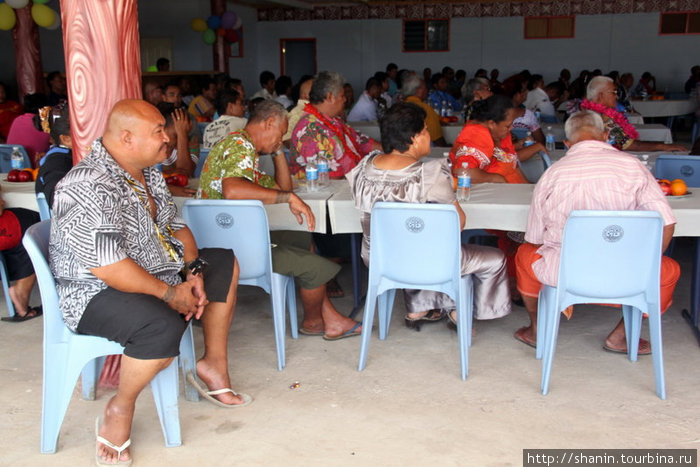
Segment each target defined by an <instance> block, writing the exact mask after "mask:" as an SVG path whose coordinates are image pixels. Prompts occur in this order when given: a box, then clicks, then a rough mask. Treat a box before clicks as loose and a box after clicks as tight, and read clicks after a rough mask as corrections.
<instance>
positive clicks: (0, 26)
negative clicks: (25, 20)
mask: <svg viewBox="0 0 700 467" xmlns="http://www.w3.org/2000/svg"><path fill="white" fill-rule="evenodd" d="M16 22H17V16H16V15H15V10H13V9H12V7H11V6H10V5H8V4H7V3H0V30H3V31H9V30H10V29H12V28H14V27H15V23H16Z"/></svg>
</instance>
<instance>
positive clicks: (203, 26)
mask: <svg viewBox="0 0 700 467" xmlns="http://www.w3.org/2000/svg"><path fill="white" fill-rule="evenodd" d="M190 27H191V28H192V29H193V30H195V31H197V32H204V31H206V30H207V29H209V26H207V22H206V21H204V20H203V19H202V18H195V19H193V20H192V21H191V22H190Z"/></svg>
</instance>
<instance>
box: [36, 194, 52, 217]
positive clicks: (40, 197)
mask: <svg viewBox="0 0 700 467" xmlns="http://www.w3.org/2000/svg"><path fill="white" fill-rule="evenodd" d="M36 204H37V206H39V218H40V219H41V220H42V221H46V220H49V219H51V208H49V202H48V201H46V195H44V193H37V194H36Z"/></svg>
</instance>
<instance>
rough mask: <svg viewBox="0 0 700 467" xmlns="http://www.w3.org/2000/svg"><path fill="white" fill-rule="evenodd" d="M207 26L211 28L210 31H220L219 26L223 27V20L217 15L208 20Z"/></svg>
mask: <svg viewBox="0 0 700 467" xmlns="http://www.w3.org/2000/svg"><path fill="white" fill-rule="evenodd" d="M207 26H209V29H219V26H221V18H219V17H218V16H216V15H211V16H210V17H209V18H207Z"/></svg>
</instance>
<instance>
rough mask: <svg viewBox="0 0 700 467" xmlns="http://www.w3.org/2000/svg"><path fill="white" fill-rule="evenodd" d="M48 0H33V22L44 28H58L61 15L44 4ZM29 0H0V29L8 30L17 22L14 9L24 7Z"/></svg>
mask: <svg viewBox="0 0 700 467" xmlns="http://www.w3.org/2000/svg"><path fill="white" fill-rule="evenodd" d="M48 1H49V0H34V4H33V5H32V18H34V22H35V23H36V24H38V25H39V26H41V27H42V28H46V29H58V27H59V26H60V25H61V17H60V16H59V14H58V13H56V12H55V11H53V10H52V9H51V8H49V7H47V6H46V5H44V4H45V3H48ZM28 4H29V0H4V1H3V0H0V30H2V31H9V30H11V29H12V28H14V27H15V24H17V15H16V14H15V10H19V9H21V8H24V7H26V6H27V5H28Z"/></svg>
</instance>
